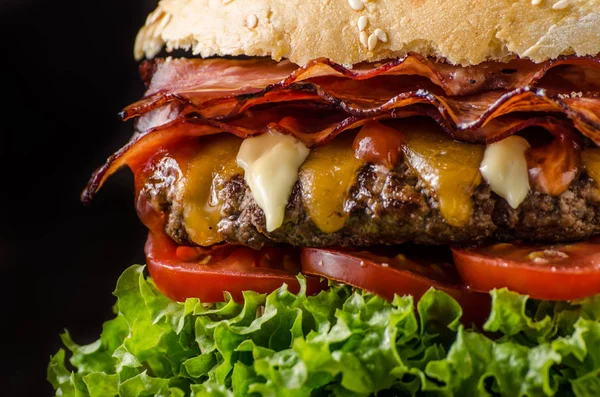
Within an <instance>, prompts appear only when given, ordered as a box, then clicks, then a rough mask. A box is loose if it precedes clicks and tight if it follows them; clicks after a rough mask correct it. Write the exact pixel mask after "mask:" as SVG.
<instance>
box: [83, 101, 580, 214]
mask: <svg viewBox="0 0 600 397" xmlns="http://www.w3.org/2000/svg"><path fill="white" fill-rule="evenodd" d="M423 114H424V112H420V111H403V112H400V113H397V114H396V115H394V118H393V119H392V117H391V116H390V115H381V116H378V117H374V118H358V117H355V116H350V117H348V118H345V119H343V120H341V121H339V120H335V119H330V120H320V121H319V120H316V119H315V120H312V121H313V122H314V123H306V119H292V118H290V117H284V118H282V119H281V120H280V121H279V122H271V123H267V124H263V128H262V129H260V130H257V129H250V128H246V127H244V126H243V124H244V123H242V122H239V121H238V123H237V124H235V125H234V124H228V123H223V122H220V121H216V120H208V119H202V118H178V119H176V120H173V121H171V122H169V123H167V124H165V125H161V126H159V127H156V128H154V129H151V130H149V131H146V132H144V133H138V134H136V135H134V137H133V138H132V139H131V141H129V142H128V143H127V144H126V145H125V146H124V147H122V148H121V149H120V150H119V151H117V152H116V153H114V154H113V155H112V156H110V157H109V158H108V160H107V161H106V163H105V164H104V165H103V166H102V167H100V168H99V169H98V170H96V172H94V174H93V175H92V178H91V179H90V181H89V183H88V185H87V186H86V188H85V190H84V191H83V193H82V196H81V198H82V201H83V202H84V203H89V202H90V201H91V200H92V198H93V196H94V194H95V193H96V192H97V191H98V189H100V187H102V184H103V183H104V182H105V181H106V179H107V178H108V177H109V176H110V175H111V174H113V173H114V172H116V171H117V170H118V169H119V168H121V167H122V166H125V165H128V166H129V167H131V168H134V169H135V168H138V167H139V166H140V165H141V164H144V163H145V162H146V161H147V160H148V159H149V158H150V157H151V156H152V155H153V154H154V153H156V152H157V151H158V150H159V149H160V148H163V147H166V146H169V145H171V144H173V143H175V142H177V141H178V140H181V139H182V138H185V137H200V136H207V135H212V134H216V133H220V132H225V133H230V134H234V135H236V136H238V137H240V138H247V137H249V136H252V135H257V134H261V133H264V132H266V131H268V130H272V131H278V132H280V133H283V134H291V135H294V136H295V137H297V138H298V139H300V140H301V141H303V142H304V143H305V144H306V145H307V146H315V145H319V144H325V143H327V142H329V141H330V140H332V139H333V138H335V137H336V136H337V135H339V134H340V133H341V132H343V131H346V130H350V129H354V128H358V127H361V126H362V125H364V124H366V123H367V122H369V121H371V120H394V119H401V118H406V117H412V116H421V115H423ZM255 122H256V121H255ZM319 123H320V124H319ZM308 124H310V125H311V126H312V128H313V129H314V131H313V132H306V131H307V130H306V129H305V127H306V125H308ZM391 126H392V127H394V128H397V129H399V130H401V128H402V127H401V123H400V124H399V123H397V122H396V124H394V121H392V124H391ZM534 126H538V127H541V128H544V129H547V130H551V131H556V133H557V134H558V131H560V130H569V129H570V128H571V127H570V126H569V125H568V124H567V123H565V122H564V121H560V120H557V119H555V118H553V117H549V116H545V117H535V118H529V119H526V120H523V119H520V118H512V119H511V118H503V119H496V120H494V123H493V126H491V125H490V124H488V126H486V127H485V128H483V129H480V130H481V131H485V132H486V133H488V134H489V141H490V142H491V141H495V140H499V139H502V138H504V137H507V136H510V135H512V134H515V133H517V132H519V131H521V130H523V129H525V128H528V127H534ZM463 133H464V132H463ZM565 135H567V134H566V133H565ZM571 135H572V132H569V133H568V136H571Z"/></svg>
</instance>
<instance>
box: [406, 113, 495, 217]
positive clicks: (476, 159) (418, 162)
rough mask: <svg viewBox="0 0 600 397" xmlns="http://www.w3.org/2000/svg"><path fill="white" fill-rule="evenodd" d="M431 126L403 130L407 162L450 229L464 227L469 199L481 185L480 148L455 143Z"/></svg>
mask: <svg viewBox="0 0 600 397" xmlns="http://www.w3.org/2000/svg"><path fill="white" fill-rule="evenodd" d="M438 129H439V128H437V126H432V124H430V123H426V124H423V125H422V126H421V125H418V124H415V125H413V126H407V128H406V130H403V132H404V137H405V145H404V147H403V150H404V154H405V156H406V159H407V161H408V163H409V165H410V166H411V168H413V169H414V170H415V171H416V172H417V174H418V175H419V177H420V179H421V180H422V181H423V182H425V183H426V184H427V186H428V187H429V188H430V189H431V190H432V191H433V192H434V194H435V195H436V197H437V199H438V202H439V206H440V212H441V214H442V216H443V217H444V219H445V220H446V222H448V223H449V224H450V225H452V226H457V227H461V226H464V225H466V224H467V223H468V222H469V219H470V218H471V215H472V214H473V202H472V200H471V196H472V195H473V192H474V191H475V188H476V187H477V186H479V184H480V183H481V174H480V173H479V164H480V163H481V159H482V158H483V147H481V146H479V145H473V144H469V143H461V142H456V141H454V140H452V139H450V138H448V137H447V136H446V135H445V134H443V133H441V132H439V133H436V132H434V131H436V130H438Z"/></svg>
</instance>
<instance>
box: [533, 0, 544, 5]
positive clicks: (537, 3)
mask: <svg viewBox="0 0 600 397" xmlns="http://www.w3.org/2000/svg"><path fill="white" fill-rule="evenodd" d="M540 4H542V0H531V5H534V6H539V5H540Z"/></svg>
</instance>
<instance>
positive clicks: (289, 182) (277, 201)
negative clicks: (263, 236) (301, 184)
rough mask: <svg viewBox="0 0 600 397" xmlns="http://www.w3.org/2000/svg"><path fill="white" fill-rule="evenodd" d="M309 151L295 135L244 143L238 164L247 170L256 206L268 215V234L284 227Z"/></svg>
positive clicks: (272, 135) (271, 135)
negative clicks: (294, 189)
mask: <svg viewBox="0 0 600 397" xmlns="http://www.w3.org/2000/svg"><path fill="white" fill-rule="evenodd" d="M308 153H309V150H308V148H307V147H306V146H304V144H302V142H300V141H298V140H297V139H296V138H294V137H293V136H291V135H283V134H279V133H275V132H269V133H267V134H264V135H260V136H257V137H253V138H247V139H245V140H244V142H243V143H242V146H241V147H240V150H239V153H238V155H237V164H238V165H239V166H240V167H241V168H243V170H244V179H245V180H246V183H247V184H248V186H249V187H250V191H251V192H252V196H253V197H254V200H255V201H256V204H257V205H258V206H259V207H260V208H261V209H262V210H263V212H264V213H265V220H266V224H267V231H268V232H272V231H273V230H275V229H277V228H279V227H280V226H281V225H282V224H283V218H284V215H285V207H286V205H287V202H288V199H289V197H290V194H291V193H292V189H293V187H294V185H295V184H296V181H297V179H298V168H299V167H300V165H302V163H303V162H304V160H305V159H306V157H307V156H308Z"/></svg>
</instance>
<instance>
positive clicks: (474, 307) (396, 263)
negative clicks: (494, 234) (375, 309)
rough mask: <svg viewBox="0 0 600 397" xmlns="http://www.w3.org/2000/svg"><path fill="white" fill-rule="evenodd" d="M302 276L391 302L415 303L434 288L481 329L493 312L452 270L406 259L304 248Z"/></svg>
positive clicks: (482, 296) (486, 299) (465, 319)
mask: <svg viewBox="0 0 600 397" xmlns="http://www.w3.org/2000/svg"><path fill="white" fill-rule="evenodd" d="M300 255H301V256H300V258H301V262H302V272H303V273H305V274H312V275H318V276H323V277H327V278H328V279H330V280H335V281H339V282H342V283H344V284H348V285H352V286H354V287H357V288H361V289H363V290H365V291H368V292H372V293H374V294H377V295H379V296H381V297H383V298H385V299H387V300H390V301H391V300H392V299H394V295H399V296H402V295H412V296H413V297H414V299H415V303H416V302H417V301H418V300H419V299H420V298H421V296H423V294H425V292H427V290H429V289H430V288H431V287H433V288H435V289H438V290H440V291H444V292H446V293H447V294H449V295H450V296H452V297H453V298H454V299H456V301H457V302H458V303H459V304H460V305H461V306H462V308H463V312H464V315H463V319H462V320H463V322H465V323H470V322H474V323H476V324H478V325H481V324H482V323H483V320H484V319H485V318H486V317H487V316H488V315H489V312H490V307H491V303H490V296H489V294H482V293H479V292H475V291H471V290H469V289H468V288H464V287H463V286H461V285H460V284H454V283H453V281H457V282H459V281H460V279H458V276H457V274H456V272H455V270H454V269H453V267H452V266H450V265H448V264H428V265H425V264H419V263H416V262H414V261H412V260H410V259H408V258H405V257H403V256H401V255H400V256H396V257H394V258H387V257H380V256H376V255H373V254H371V253H368V252H343V251H336V250H329V249H316V248H304V249H302V251H301V254H300Z"/></svg>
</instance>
